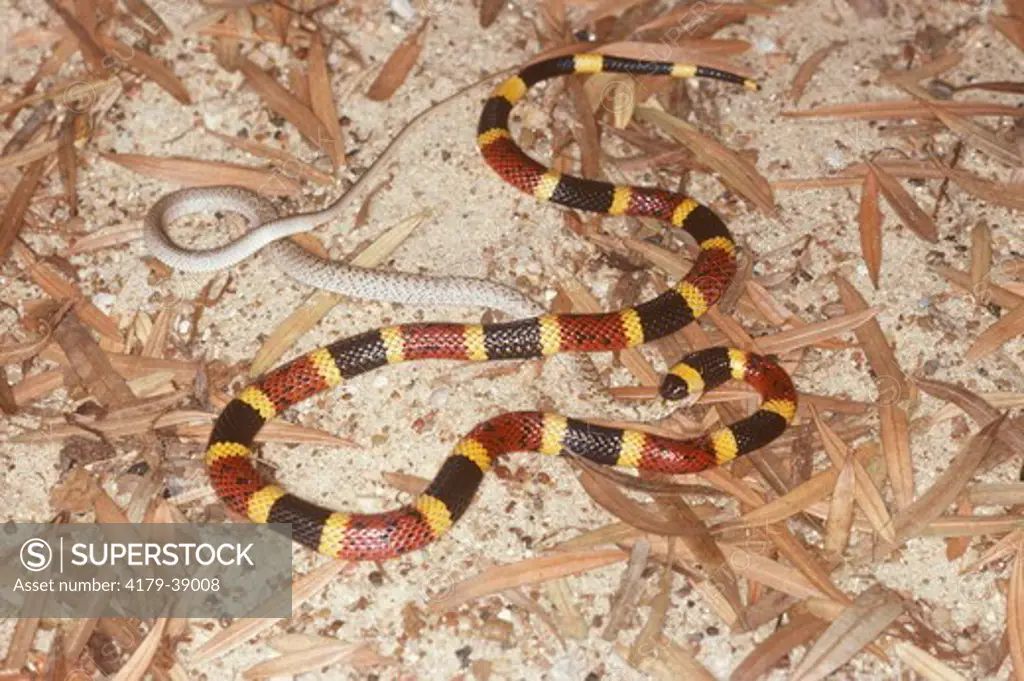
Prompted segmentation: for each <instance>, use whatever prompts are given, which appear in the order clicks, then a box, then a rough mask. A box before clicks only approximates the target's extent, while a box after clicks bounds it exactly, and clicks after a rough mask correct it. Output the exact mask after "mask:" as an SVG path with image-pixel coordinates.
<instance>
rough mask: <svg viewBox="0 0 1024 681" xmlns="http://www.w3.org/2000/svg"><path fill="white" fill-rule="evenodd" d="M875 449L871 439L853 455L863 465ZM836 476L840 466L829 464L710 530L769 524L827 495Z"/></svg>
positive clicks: (805, 507)
mask: <svg viewBox="0 0 1024 681" xmlns="http://www.w3.org/2000/svg"><path fill="white" fill-rule="evenodd" d="M877 453H878V448H877V446H876V445H875V444H874V443H868V444H866V445H861V446H860V447H858V448H857V449H856V450H854V452H853V457H854V458H855V459H856V460H857V461H858V462H859V463H860V464H862V465H866V464H867V463H868V462H869V461H870V460H871V459H872V458H873V457H874V456H875V455H876V454H877ZM838 477H839V469H838V468H837V467H835V466H829V467H828V468H827V469H826V470H824V471H822V472H821V473H816V474H815V475H813V476H811V477H810V478H809V479H808V480H806V481H805V482H803V483H801V484H799V485H797V486H796V487H794V488H793V489H792V490H790V491H789V492H787V493H786V494H784V495H782V496H781V497H779V498H777V499H773V500H772V501H770V502H768V503H767V504H764V505H763V506H759V507H757V508H755V509H753V510H751V511H748V512H746V513H745V514H743V515H742V516H740V517H739V518H736V519H734V520H727V521H726V522H724V523H720V524H719V525H717V526H715V527H713V528H712V532H715V533H720V532H724V531H726V530H731V529H741V528H747V527H758V526H763V525H771V524H773V523H778V522H781V521H783V520H786V519H787V518H790V517H792V516H794V515H796V514H797V513H800V512H802V511H804V510H806V509H807V508H809V507H810V506H811V505H812V504H814V503H816V502H818V501H820V500H822V499H824V498H825V497H826V496H828V493H829V492H830V491H831V490H832V489H833V488H834V487H835V485H836V480H837V479H838Z"/></svg>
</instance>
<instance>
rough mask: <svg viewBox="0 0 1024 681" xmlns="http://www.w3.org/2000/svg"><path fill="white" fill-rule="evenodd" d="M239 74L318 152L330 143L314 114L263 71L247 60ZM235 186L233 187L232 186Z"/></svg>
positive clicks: (242, 59) (244, 61)
mask: <svg viewBox="0 0 1024 681" xmlns="http://www.w3.org/2000/svg"><path fill="white" fill-rule="evenodd" d="M238 70H239V71H241V72H242V74H243V75H244V76H245V78H246V81H247V82H248V83H249V86H250V87H252V89H253V90H255V91H256V92H257V93H259V95H260V96H261V97H262V98H263V100H264V101H265V102H266V103H267V106H269V107H270V108H271V109H273V110H274V111H276V112H277V113H279V114H280V115H281V116H282V117H284V118H285V119H286V120H287V121H288V122H289V123H291V124H292V125H294V126H295V128H296V129H297V130H298V131H299V132H300V133H302V136H303V137H305V138H306V140H308V141H309V143H310V144H311V145H313V148H314V149H316V150H317V151H320V150H323V149H324V142H325V141H331V143H333V140H331V136H330V132H329V131H328V130H327V129H326V128H325V127H324V123H323V122H321V120H320V119H319V118H318V117H317V115H316V114H315V113H313V112H312V111H310V109H309V108H308V107H307V106H306V105H305V104H303V103H302V102H301V101H300V100H299V99H297V98H296V97H295V95H293V94H292V93H290V92H288V90H286V89H285V88H283V87H281V85H280V84H279V83H278V82H277V81H276V80H275V79H274V78H272V77H271V76H270V75H268V74H267V73H266V72H265V71H263V69H261V68H260V67H258V66H256V64H254V63H252V62H251V61H249V60H248V59H246V58H244V57H243V58H241V59H239V62H238ZM232 184H234V183H232Z"/></svg>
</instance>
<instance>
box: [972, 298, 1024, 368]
mask: <svg viewBox="0 0 1024 681" xmlns="http://www.w3.org/2000/svg"><path fill="white" fill-rule="evenodd" d="M1022 333H1024V306H1020V307H1017V308H1016V309H1013V310H1011V311H1010V312H1008V313H1006V314H1005V315H1003V317H1002V318H1001V319H1000V320H999V321H998V322H996V323H995V324H993V325H992V326H990V327H988V328H987V329H985V330H984V331H983V332H982V333H981V335H980V336H978V338H977V340H975V341H974V343H973V344H972V345H971V347H970V348H968V349H967V353H966V354H965V355H964V359H965V360H966V361H968V362H977V361H978V360H979V359H981V358H983V357H986V356H988V355H990V354H992V353H993V352H995V351H996V350H998V349H999V347H1000V346H1001V345H1002V344H1003V343H1005V342H1007V341H1008V340H1010V339H1011V338H1014V337H1016V336H1019V335H1021V334H1022Z"/></svg>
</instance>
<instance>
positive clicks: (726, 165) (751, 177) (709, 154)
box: [634, 105, 778, 215]
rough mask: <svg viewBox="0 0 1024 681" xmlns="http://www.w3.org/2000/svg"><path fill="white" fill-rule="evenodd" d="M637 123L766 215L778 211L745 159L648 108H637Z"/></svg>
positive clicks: (763, 181)
mask: <svg viewBox="0 0 1024 681" xmlns="http://www.w3.org/2000/svg"><path fill="white" fill-rule="evenodd" d="M634 115H635V116H636V118H637V119H638V120H641V121H645V122H647V123H651V124H652V125H655V126H657V127H658V128H660V129H661V130H663V131H664V132H666V133H668V134H669V135H670V136H672V137H674V138H675V139H677V140H678V141H679V142H681V143H682V144H684V145H686V147H687V148H688V149H689V150H690V151H691V152H693V154H694V155H695V156H696V158H697V160H698V161H699V162H701V163H703V164H705V165H707V166H708V167H710V168H712V169H713V170H714V171H715V172H717V173H718V174H719V175H720V177H721V180H722V181H723V182H724V183H725V184H727V185H728V186H730V187H731V188H733V189H735V190H736V191H737V192H739V193H740V194H742V195H743V196H744V197H746V198H747V199H748V200H750V201H751V202H752V203H753V204H754V205H756V206H757V207H758V208H759V209H760V210H761V211H762V212H764V213H765V214H766V215H775V214H776V213H777V211H778V209H777V207H776V205H775V198H774V196H773V195H772V190H771V186H770V185H769V184H768V181H767V180H766V179H765V178H764V176H762V175H761V174H760V173H759V172H758V170H757V168H756V167H755V166H754V165H753V164H752V163H751V162H750V161H748V160H747V159H745V158H743V157H742V156H741V155H739V154H737V153H736V152H734V151H732V150H730V149H728V148H727V147H725V146H723V145H722V144H720V143H719V142H717V141H716V140H714V139H712V138H711V137H709V136H707V135H704V134H703V133H701V132H700V131H698V130H697V129H696V128H694V127H693V126H691V125H689V124H688V123H686V122H685V121H683V120H681V119H679V118H676V117H675V116H672V115H670V114H668V113H665V112H664V111H661V110H659V109H655V108H653V107H651V106H646V105H645V106H638V107H636V109H635V111H634Z"/></svg>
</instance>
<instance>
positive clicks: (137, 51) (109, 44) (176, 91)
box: [97, 35, 192, 106]
mask: <svg viewBox="0 0 1024 681" xmlns="http://www.w3.org/2000/svg"><path fill="white" fill-rule="evenodd" d="M97 40H98V41H99V43H100V45H102V46H103V49H105V50H106V51H107V52H110V53H113V54H116V55H117V58H118V60H119V61H121V62H122V63H124V64H125V65H126V66H127V67H128V68H129V69H131V70H132V71H135V72H137V73H140V74H142V75H143V76H145V77H147V78H149V79H150V80H152V81H153V82H154V83H156V84H157V85H158V86H160V88H161V89H162V90H164V91H165V92H167V94H169V95H171V96H172V97H174V98H175V99H176V100H178V102H179V103H181V104H184V105H186V106H190V105H191V104H192V97H191V96H190V95H189V94H188V88H186V87H185V84H184V83H183V82H181V80H180V79H179V78H178V77H177V76H176V75H175V74H174V71H172V70H171V67H170V66H168V65H167V64H165V63H164V62H163V61H161V60H159V59H157V58H156V57H154V56H152V55H151V54H149V53H148V52H146V51H145V50H144V49H143V48H142V46H141V45H139V44H135V45H125V44H124V43H122V42H121V41H120V40H117V39H116V38H112V37H110V36H104V35H99V36H97Z"/></svg>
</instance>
